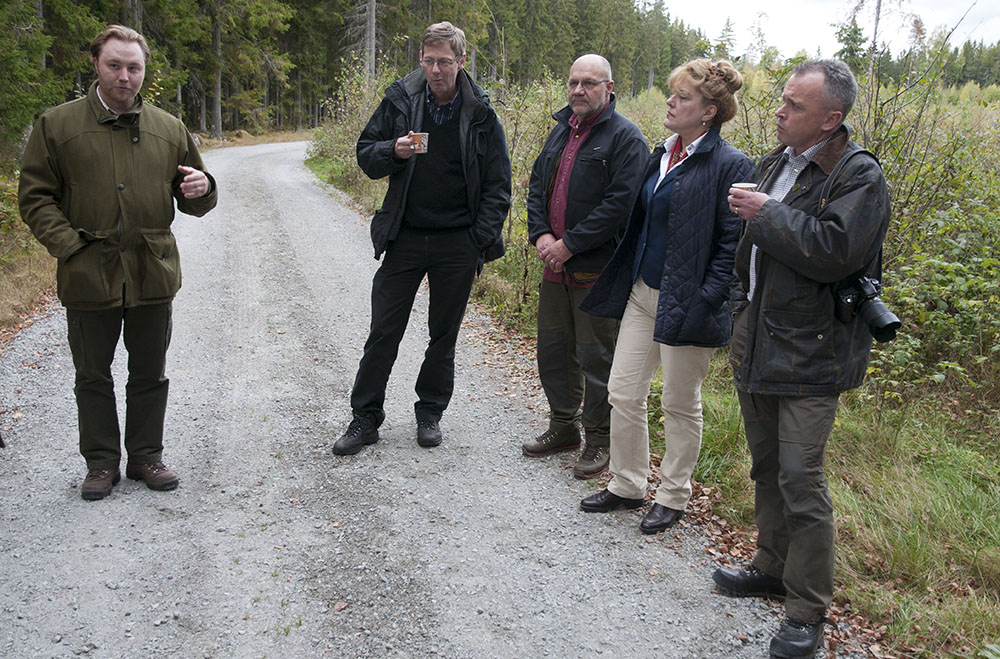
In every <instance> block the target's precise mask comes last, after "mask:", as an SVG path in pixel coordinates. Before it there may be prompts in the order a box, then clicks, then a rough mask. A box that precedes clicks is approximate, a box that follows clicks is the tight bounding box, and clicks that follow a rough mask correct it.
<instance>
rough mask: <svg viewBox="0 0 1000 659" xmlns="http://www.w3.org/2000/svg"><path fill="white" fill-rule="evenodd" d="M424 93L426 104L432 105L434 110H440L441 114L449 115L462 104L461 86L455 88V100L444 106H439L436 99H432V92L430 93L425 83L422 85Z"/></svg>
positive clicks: (429, 87) (428, 86) (429, 88)
mask: <svg viewBox="0 0 1000 659" xmlns="http://www.w3.org/2000/svg"><path fill="white" fill-rule="evenodd" d="M424 91H425V92H426V93H427V103H429V104H431V105H433V106H434V107H436V108H440V109H441V111H442V112H446V113H450V112H452V111H453V110H454V109H455V108H456V107H458V106H460V105H461V104H462V86H461V85H458V86H456V88H455V98H453V99H451V100H450V101H448V102H447V103H445V104H444V105H440V104H439V103H438V102H437V98H435V97H434V92H432V91H431V86H430V85H428V84H427V83H426V82H425V83H424Z"/></svg>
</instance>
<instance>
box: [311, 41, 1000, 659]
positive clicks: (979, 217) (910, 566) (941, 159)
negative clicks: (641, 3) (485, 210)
mask: <svg viewBox="0 0 1000 659" xmlns="http://www.w3.org/2000/svg"><path fill="white" fill-rule="evenodd" d="M932 56H933V53H931V52H925V54H924V58H923V59H922V60H920V61H916V60H915V61H914V62H911V66H912V69H913V72H912V74H910V75H907V74H901V75H900V76H899V78H898V79H894V78H890V77H887V76H883V75H880V74H879V73H878V71H876V72H875V74H874V77H872V76H869V75H866V72H865V71H864V70H860V71H858V74H859V82H860V83H861V87H862V94H861V97H860V98H859V101H858V104H857V106H856V107H855V110H854V112H853V113H852V115H853V116H852V120H851V121H849V123H851V124H852V125H853V126H854V128H855V138H856V139H857V140H858V141H859V142H861V143H862V144H864V145H866V146H867V147H868V148H870V149H872V150H873V151H874V152H875V153H876V155H877V156H878V157H879V159H880V161H881V162H882V164H883V167H884V169H885V171H886V175H887V178H888V180H889V181H890V184H891V193H892V196H893V220H892V227H891V229H890V232H889V237H888V239H887V242H886V245H885V254H884V280H885V282H884V283H885V290H884V291H883V293H882V297H883V299H884V301H885V302H886V303H887V304H889V306H890V307H891V308H892V309H893V310H894V311H895V312H896V313H897V315H899V316H900V317H901V318H902V319H903V323H904V325H903V329H902V330H901V331H900V333H899V336H898V338H897V339H896V340H895V341H894V342H892V343H889V344H876V345H875V347H874V350H873V355H872V362H871V367H870V369H869V374H868V379H867V382H866V383H865V385H864V386H863V387H861V388H860V389H858V390H855V391H852V392H849V393H847V394H846V395H844V396H843V397H842V398H841V406H840V410H839V413H838V418H837V422H836V425H835V428H834V431H833V436H832V437H831V440H830V449H829V452H828V456H829V458H828V460H829V462H828V469H827V471H828V476H829V478H830V482H831V490H832V493H833V497H834V501H835V505H836V511H837V523H838V531H837V533H838V545H837V548H838V556H837V561H838V563H837V580H838V581H837V611H838V612H840V613H841V614H843V615H855V614H860V615H862V616H864V617H865V618H866V619H867V620H868V621H869V624H868V625H865V626H864V628H865V629H866V630H867V631H869V632H871V636H870V638H869V639H867V640H868V643H869V645H870V646H874V648H875V650H874V651H875V652H879V651H880V652H884V653H886V655H887V656H896V655H905V656H919V657H931V656H941V655H953V656H964V657H977V656H978V657H995V656H997V655H998V653H1000V648H998V646H997V645H995V643H996V642H997V640H998V639H1000V467H998V465H1000V448H998V444H997V442H996V439H995V438H996V437H997V435H998V433H1000V258H998V257H997V256H996V255H997V254H998V253H1000V250H998V247H1000V226H998V225H997V223H996V221H995V218H996V217H997V216H998V215H1000V177H998V176H997V174H998V172H1000V89H998V88H997V87H996V86H990V87H987V88H980V87H979V86H978V85H970V84H966V85H963V86H962V87H948V86H946V85H944V84H943V82H942V80H941V78H940V76H933V75H927V73H926V71H925V68H921V67H922V66H925V65H926V64H927V62H928V61H930V60H931V59H932ZM797 61H798V60H789V61H786V62H781V63H772V64H771V65H770V66H757V67H746V68H745V75H746V80H747V85H746V87H745V89H744V91H743V92H742V99H741V101H742V112H741V114H740V116H739V117H738V118H737V119H736V120H734V121H733V122H731V124H730V125H729V126H727V128H726V130H725V134H726V137H727V138H728V139H729V140H730V141H732V142H733V143H734V144H736V145H737V146H738V147H739V148H741V149H743V150H744V151H745V152H746V153H748V154H751V155H752V156H753V157H754V158H758V157H759V156H760V155H762V154H763V153H764V152H765V151H767V150H769V149H770V148H772V147H773V145H774V144H775V140H774V129H773V114H772V113H773V109H774V107H776V105H777V99H778V98H779V96H780V93H781V89H782V87H783V86H784V82H785V80H786V79H787V77H788V75H789V73H790V70H791V66H792V65H794V63H796V62H797ZM344 75H345V76H346V78H345V80H344V81H343V84H342V85H341V86H340V89H341V90H342V91H341V92H340V93H339V94H335V95H334V96H333V97H332V98H331V99H330V101H329V105H328V110H329V113H330V115H331V117H332V119H331V120H330V121H329V122H327V123H326V124H324V125H322V126H321V127H320V128H319V129H317V131H316V137H315V140H314V141H313V144H312V147H311V158H310V160H309V164H310V166H311V167H313V169H314V170H315V171H317V173H318V174H319V175H320V176H322V177H323V178H324V179H326V180H328V181H329V182H331V183H333V184H335V185H336V186H337V187H339V188H340V189H342V190H345V191H347V192H348V193H349V194H350V195H351V196H352V198H353V199H354V200H355V201H356V202H357V204H358V205H359V206H360V207H361V210H362V212H364V213H366V214H370V213H371V212H373V211H374V209H376V208H377V207H378V206H379V204H380V203H381V199H382V195H383V193H384V190H385V181H384V180H383V181H371V180H369V179H367V178H366V177H365V176H364V174H363V173H362V172H361V171H360V170H359V169H358V167H357V164H356V161H355V154H354V145H355V143H356V140H357V136H358V134H360V131H361V129H362V127H363V126H364V123H365V121H366V120H367V118H368V117H369V116H370V115H371V112H372V111H373V110H374V108H375V107H376V105H377V104H378V102H379V100H380V99H381V95H382V90H383V89H384V88H385V87H386V86H387V85H388V84H389V83H391V82H392V80H393V79H394V77H395V72H394V71H387V72H386V73H385V74H383V75H382V76H381V77H380V78H377V79H374V80H367V79H366V78H365V74H364V72H363V70H362V69H361V68H360V67H356V68H355V69H353V72H352V69H351V68H350V67H348V68H347V69H345V73H344ZM351 76H354V77H353V78H352V77H351ZM489 91H490V94H491V97H492V101H493V104H494V107H495V109H496V110H497V113H498V114H499V115H500V118H501V121H502V123H503V125H504V127H505V130H506V131H507V141H508V146H509V149H510V154H511V162H512V167H513V204H512V209H511V216H510V220H509V222H508V223H507V225H506V226H505V228H504V231H505V239H506V242H507V255H506V256H505V258H503V259H502V260H500V261H497V262H495V263H492V264H489V265H488V266H487V268H486V270H485V271H484V273H483V276H482V277H481V278H480V279H479V281H478V283H477V286H476V291H475V296H476V297H477V298H478V300H479V301H480V303H481V304H483V305H485V306H486V307H487V308H489V309H491V310H492V311H493V313H494V316H495V318H497V320H498V321H499V322H501V323H503V324H505V325H506V326H507V327H509V328H511V329H512V330H516V331H518V332H521V333H524V334H527V335H529V336H530V335H532V334H533V332H534V313H535V305H536V302H537V293H536V291H537V285H538V281H539V278H540V275H541V268H540V267H539V266H538V264H537V263H536V261H537V258H536V257H535V250H534V247H533V246H531V245H530V244H529V243H528V242H527V238H526V232H527V229H526V221H525V212H526V211H525V201H526V197H527V186H528V178H529V175H530V169H531V164H532V162H533V161H534V158H535V156H536V155H537V153H538V150H539V149H540V147H541V144H542V142H543V141H544V138H545V136H546V135H547V133H548V131H549V130H550V128H551V127H552V120H551V117H550V115H551V114H552V113H553V112H555V111H556V110H558V109H559V108H560V107H562V106H563V105H564V104H565V91H564V88H563V84H562V82H561V79H557V78H552V77H546V78H542V79H541V80H539V81H537V82H534V83H530V84H523V85H522V84H509V85H498V86H495V87H493V88H491V89H490V90H489ZM665 107H666V98H665V96H664V94H663V93H662V92H661V91H659V90H658V89H657V88H655V87H654V88H652V89H650V90H647V91H644V92H642V93H640V94H638V95H635V96H627V97H620V98H619V104H618V109H619V110H620V111H622V112H623V113H624V114H625V115H626V116H628V117H630V118H631V119H632V120H633V121H635V122H636V123H637V124H638V125H639V127H640V128H641V129H642V130H643V132H644V134H645V135H646V137H647V139H648V140H649V142H650V144H651V145H652V144H655V143H657V142H659V141H660V140H662V138H663V137H664V136H665V135H664V132H665V131H664V128H663V127H662V124H661V121H662V116H663V113H664V111H665V110H664V109H665ZM726 357H727V354H726V351H725V350H720V351H719V353H718V355H717V357H716V359H715V361H714V362H713V367H712V371H711V374H710V376H709V379H708V381H707V382H706V384H705V391H704V394H705V437H704V447H703V450H702V456H701V459H700V460H699V465H698V469H697V471H696V474H695V478H696V480H698V481H699V482H700V483H701V484H702V486H703V487H705V488H708V489H709V490H710V491H711V492H713V496H712V499H713V501H714V502H715V514H717V515H720V516H722V517H724V518H725V519H727V520H728V522H729V523H730V524H735V525H738V526H742V527H743V528H744V529H747V530H750V529H752V525H753V489H752V484H751V481H750V480H749V456H748V455H747V451H746V448H745V445H744V440H743V436H742V427H741V419H740V413H739V404H738V402H737V400H736V396H735V392H734V390H733V387H732V385H731V380H730V377H731V374H730V370H729V367H728V364H727V361H726ZM661 386H662V384H661V383H659V382H654V386H653V391H652V393H651V396H650V400H649V414H650V421H651V432H650V434H651V438H650V442H651V446H652V449H653V452H654V454H658V455H662V452H663V440H662V417H661V415H660V410H659V400H658V397H659V396H658V394H659V391H660V390H661ZM746 538H747V539H749V540H752V536H751V535H749V534H748V535H747V536H746ZM727 551H730V552H731V554H732V556H731V557H727V556H726V555H725V554H723V555H722V556H721V558H722V560H726V559H727V558H731V559H732V562H734V563H738V562H739V560H742V559H739V560H738V557H742V556H745V555H746V552H747V549H746V547H743V548H741V549H739V550H738V551H737V550H736V549H733V548H729V549H727Z"/></svg>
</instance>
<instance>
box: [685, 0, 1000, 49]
mask: <svg viewBox="0 0 1000 659" xmlns="http://www.w3.org/2000/svg"><path fill="white" fill-rule="evenodd" d="M856 4H857V0H797V1H796V2H794V3H792V2H788V0H782V1H780V2H753V1H748V0H714V1H713V2H706V3H701V2H690V0H682V1H677V0H667V3H666V5H667V10H668V11H669V12H670V16H671V18H678V19H680V20H682V21H684V23H685V24H686V25H688V26H689V27H693V28H697V29H700V30H701V31H702V32H703V33H704V34H705V35H706V36H707V37H708V38H709V40H710V41H712V42H715V41H716V40H717V39H718V37H719V35H720V34H721V33H722V28H723V26H724V25H725V22H726V19H727V18H729V19H730V20H731V21H732V23H733V27H734V28H735V29H734V32H735V36H736V49H735V54H737V55H740V54H743V53H744V52H746V50H747V47H748V46H749V45H750V44H751V43H752V42H753V37H752V34H753V31H754V30H753V27H754V24H755V23H756V22H757V21H758V17H759V20H760V25H761V27H762V28H763V31H764V35H765V38H766V41H767V44H768V45H770V46H774V47H776V48H777V49H778V50H779V51H781V54H782V55H783V56H784V57H791V56H793V55H795V54H796V53H797V52H798V51H799V50H805V51H806V53H807V54H808V55H810V56H815V55H816V52H817V49H819V51H820V54H821V55H822V56H823V57H831V56H833V54H834V53H835V52H836V51H837V50H839V49H840V46H839V44H838V43H837V39H836V31H837V28H836V27H833V25H832V24H839V23H842V22H844V21H845V20H846V18H847V17H848V16H849V15H850V12H851V10H852V9H853V8H854V7H855V5H856ZM973 4H974V6H973ZM970 7H972V9H971V11H969V14H968V15H967V16H966V17H965V19H964V20H963V21H962V22H961V24H960V25H959V26H958V29H957V30H955V33H954V34H953V35H952V37H951V41H950V43H951V45H952V46H953V47H954V46H961V44H963V43H964V42H965V41H966V40H972V41H983V42H984V43H986V44H994V43H996V42H997V41H1000V2H998V1H997V0H988V1H986V0H978V2H975V3H973V0H882V21H881V23H880V24H879V35H880V38H879V42H880V43H881V42H882V41H886V42H888V43H889V46H890V48H891V49H892V52H893V54H897V53H899V52H900V51H902V50H905V49H906V47H907V45H908V43H909V37H910V25H911V24H912V17H913V16H914V15H916V16H919V17H920V18H921V19H922V20H923V22H924V26H925V27H926V28H927V33H928V35H931V34H934V32H935V31H936V30H937V29H938V28H940V27H947V28H948V29H951V28H952V27H954V25H955V24H956V23H958V21H959V19H961V18H962V14H964V13H965V12H966V10H969V8H970ZM874 8H875V0H866V1H865V7H864V8H863V9H862V11H861V13H860V14H859V20H858V24H859V25H860V26H861V27H862V29H863V30H864V31H865V35H866V37H867V39H869V40H870V39H871V26H872V23H873V15H874V11H875V9H874Z"/></svg>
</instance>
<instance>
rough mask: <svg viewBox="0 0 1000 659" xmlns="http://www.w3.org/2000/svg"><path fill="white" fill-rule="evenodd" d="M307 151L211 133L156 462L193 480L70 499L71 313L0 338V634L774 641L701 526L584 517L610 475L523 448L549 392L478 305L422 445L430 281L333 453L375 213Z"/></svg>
mask: <svg viewBox="0 0 1000 659" xmlns="http://www.w3.org/2000/svg"><path fill="white" fill-rule="evenodd" d="M305 149H306V144H305V143H294V144H273V145H264V146H254V147H237V148H230V149H222V150H216V151H211V152H208V153H206V154H205V160H206V162H207V165H208V167H209V168H210V169H211V171H212V172H213V173H214V174H215V176H216V177H217V178H218V180H219V183H220V186H221V195H220V202H219V207H218V208H217V209H216V210H215V211H213V212H212V213H211V214H209V215H208V216H206V217H205V218H202V219H196V218H191V217H186V216H181V217H179V218H178V220H177V221H176V222H175V225H174V226H175V231H176V233H177V235H178V241H179V243H180V249H181V257H182V262H183V265H184V287H183V289H182V290H181V293H180V295H179V296H178V297H177V299H176V301H175V304H174V314H175V322H174V335H173V344H172V347H171V349H170V353H169V356H168V375H169V376H170V378H171V399H170V405H169V408H168V412H167V424H166V425H167V439H166V451H165V454H164V459H165V461H166V462H167V463H168V464H169V465H170V466H171V467H173V468H174V469H175V470H176V471H177V472H178V473H179V474H180V476H181V486H180V488H179V489H177V490H175V491H174V492H168V493H157V492H152V491H150V490H148V489H147V488H146V487H145V486H143V485H141V484H137V483H134V482H132V481H128V480H123V481H122V483H121V484H120V485H119V486H117V487H116V488H115V490H114V492H113V494H112V495H111V496H110V497H109V498H108V499H105V500H103V501H98V502H85V501H83V500H81V499H80V497H79V486H80V483H81V481H82V479H83V476H84V472H85V468H84V464H83V461H82V459H81V458H80V456H79V454H78V453H77V441H76V418H75V403H74V400H73V393H72V387H73V384H72V380H73V372H72V371H73V369H72V362H71V359H70V355H69V349H68V346H67V343H66V338H65V316H64V314H63V312H62V310H61V308H60V307H58V306H53V307H52V308H51V309H50V310H49V311H47V312H46V313H44V314H43V315H41V316H40V317H39V318H37V319H36V321H35V322H34V324H33V325H31V326H30V327H29V328H27V329H26V330H24V331H23V332H22V333H21V334H20V335H19V336H18V337H17V338H16V340H15V341H14V342H13V343H12V344H11V345H10V346H9V347H8V348H7V350H6V351H5V353H4V354H3V355H2V356H0V430H2V432H3V437H4V439H5V440H6V441H7V444H8V446H7V448H5V449H0V482H2V485H3V487H2V488H0V557H2V558H0V560H2V562H3V567H2V571H0V655H2V656H6V657H72V656H87V657H139V656H154V655H156V656H160V657H263V656H270V657H279V656H280V657H311V656H338V657H339V656H355V655H356V656H379V657H381V656H388V657H426V656H446V657H499V656H531V657H536V656H537V657H571V656H582V657H590V656H599V655H607V656H628V657H761V656H765V655H766V650H767V644H768V640H769V639H770V637H771V635H772V634H773V633H774V632H775V630H776V628H777V624H778V621H779V616H780V609H779V608H775V607H772V606H769V605H767V604H765V603H763V602H760V601H757V600H750V601H740V600H732V599H727V598H723V597H720V596H718V595H713V594H712V593H711V578H710V574H711V570H712V569H713V566H712V565H711V564H710V563H709V562H707V561H706V559H705V553H704V544H705V541H704V539H703V538H702V537H701V535H700V534H699V533H698V531H697V530H696V529H694V530H692V529H685V530H682V531H680V532H678V533H674V534H669V535H664V534H661V535H660V536H658V537H656V538H655V539H651V538H647V537H645V536H643V535H641V534H640V533H639V529H638V522H639V519H640V518H639V517H638V516H637V515H636V514H634V513H631V512H615V513H611V514H607V515H594V514H584V513H582V512H580V511H579V510H578V502H579V500H580V498H582V497H584V496H586V495H587V494H589V493H591V492H593V491H594V490H593V487H594V484H593V483H586V482H581V481H577V480H575V479H574V478H573V477H572V476H571V474H570V473H569V471H568V470H567V469H566V468H565V467H566V466H567V465H568V464H569V463H570V460H571V456H566V455H563V456H556V457H551V458H545V459H536V460H531V459H527V458H524V457H522V456H521V452H520V444H521V442H522V441H523V440H524V439H525V438H527V437H531V436H533V435H535V434H538V433H539V432H541V430H542V429H543V428H544V420H543V418H542V416H541V413H540V412H539V410H540V409H544V401H542V400H540V399H539V394H538V392H537V389H536V388H534V387H526V386H523V385H521V384H519V382H518V381H517V379H516V378H512V377H511V376H510V373H509V372H507V369H505V368H504V367H503V363H504V362H503V360H502V359H500V360H497V359H495V358H494V356H495V355H493V354H492V353H491V352H490V348H489V346H488V345H487V344H485V343H484V342H483V341H482V339H481V338H480V335H481V334H483V333H485V330H487V329H488V319H487V318H485V317H484V316H482V315H479V314H476V313H475V312H474V311H472V312H470V315H469V318H468V320H467V324H468V327H467V329H465V330H463V334H462V338H461V339H460V344H459V349H458V364H457V385H456V391H455V397H454V399H453V401H452V405H451V407H450V408H449V410H448V411H447V413H446V415H445V418H444V420H443V423H442V428H443V430H444V433H445V442H444V444H443V445H442V446H441V447H440V448H437V449H433V450H426V449H422V448H419V447H418V446H417V445H416V442H415V439H414V432H415V429H414V422H413V407H412V406H413V402H414V394H413V389H412V388H413V382H414V380H415V377H416V372H417V369H418V367H419V362H420V358H421V356H422V350H423V342H424V336H425V335H426V330H425V329H424V327H425V308H426V295H425V294H422V295H421V296H420V297H419V298H418V301H417V304H416V305H415V309H414V313H413V317H412V319H411V327H410V330H409V331H408V333H407V335H406V338H405V339H404V341H403V345H402V346H401V350H400V358H399V361H398V362H397V364H396V369H395V372H394V373H393V377H392V379H391V381H390V383H389V392H388V401H387V409H386V412H387V420H386V423H385V424H384V425H383V427H382V441H380V442H379V443H378V444H376V445H374V446H372V447H371V448H370V449H369V450H366V451H364V452H362V453H360V454H359V455H357V456H352V457H347V458H339V457H336V456H334V455H332V453H331V452H330V446H331V444H332V442H333V441H334V440H335V439H336V438H337V437H338V436H339V435H340V433H341V432H342V431H343V429H344V427H345V426H346V424H347V422H348V421H349V418H350V410H349V405H348V399H349V395H350V387H351V384H352V381H353V378H354V373H355V369H356V367H357V363H358V359H359V358H360V355H361V348H362V345H363V342H364V339H365V336H366V332H367V325H368V321H369V311H368V294H369V291H370V285H371V276H372V274H373V273H374V271H375V268H376V267H377V262H376V261H375V260H374V259H372V251H371V242H370V240H369V238H368V231H367V218H363V217H360V216H359V215H358V214H357V213H356V212H354V211H352V210H349V209H348V208H347V207H345V206H344V205H342V204H341V203H339V202H338V201H337V198H338V196H337V193H336V192H335V191H333V190H331V189H328V187H326V186H323V185H322V184H319V183H317V182H316V180H315V178H314V177H313V176H312V175H311V174H310V173H309V172H308V171H307V170H306V169H305V168H304V166H303V165H302V159H303V157H304V152H305ZM476 328H479V329H481V330H484V331H476ZM484 328H485V329H484ZM124 363H125V353H124V351H123V349H122V351H121V352H120V353H119V358H118V359H117V360H116V363H115V369H116V378H117V381H118V382H119V389H120V390H122V389H123V386H122V383H124V380H125V372H124ZM497 364H500V365H497ZM120 399H121V396H120ZM123 409H124V401H123V400H122V402H121V410H123ZM121 410H120V411H121ZM123 466H124V465H123Z"/></svg>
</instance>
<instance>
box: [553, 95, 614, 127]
mask: <svg viewBox="0 0 1000 659" xmlns="http://www.w3.org/2000/svg"><path fill="white" fill-rule="evenodd" d="M617 101H618V97H617V96H615V93H614V92H611V99H610V100H609V101H608V106H607V107H606V108H604V111H603V112H601V116H600V117H598V119H597V121H595V122H594V124H593V125H594V126H597V125H599V124H603V123H604V122H605V121H607V120H608V119H610V118H611V117H612V115H614V113H615V104H616V103H617ZM571 116H573V108H571V107H570V106H569V105H567V106H566V107H564V108H563V109H562V110H559V112H556V113H555V114H553V115H552V118H553V119H555V120H556V121H558V122H559V123H561V124H569V118H570V117H571ZM592 127H593V126H592Z"/></svg>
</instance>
